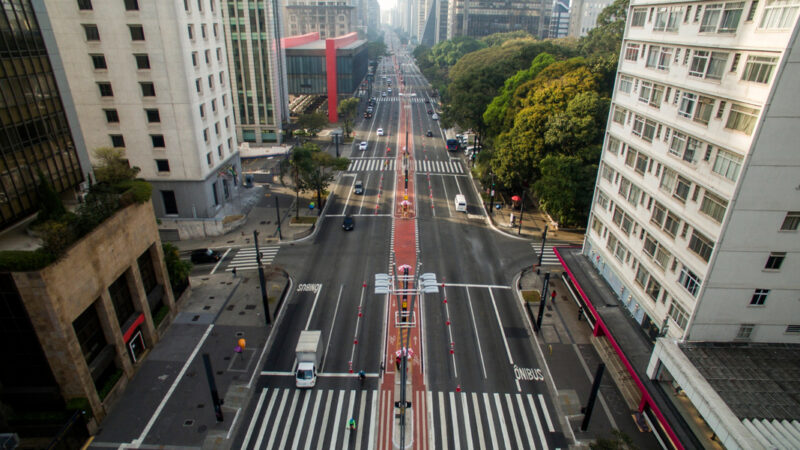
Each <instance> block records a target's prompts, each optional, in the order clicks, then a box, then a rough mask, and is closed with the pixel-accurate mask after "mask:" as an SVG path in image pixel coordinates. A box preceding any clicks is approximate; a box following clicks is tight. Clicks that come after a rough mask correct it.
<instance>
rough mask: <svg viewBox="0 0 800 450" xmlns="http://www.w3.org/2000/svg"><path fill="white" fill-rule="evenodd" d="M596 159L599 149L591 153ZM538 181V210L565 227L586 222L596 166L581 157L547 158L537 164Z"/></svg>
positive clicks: (560, 156)
mask: <svg viewBox="0 0 800 450" xmlns="http://www.w3.org/2000/svg"><path fill="white" fill-rule="evenodd" d="M592 153H594V154H596V155H597V157H599V155H600V152H599V148H597V149H596V151H595V152H592ZM539 168H540V170H541V177H540V178H539V179H538V180H537V181H536V183H535V184H534V186H533V188H534V192H535V193H536V195H537V197H538V198H539V204H540V206H541V207H542V208H543V209H544V210H545V211H547V213H548V214H550V215H551V216H552V217H553V218H554V219H555V220H557V221H558V222H559V223H562V224H565V225H583V224H584V223H585V222H586V219H587V216H588V212H589V206H590V202H591V198H592V191H593V190H594V181H595V175H596V174H597V162H596V159H595V161H587V160H586V159H584V158H582V157H581V156H570V155H548V156H546V157H545V158H544V159H543V160H542V161H541V162H540V164H539Z"/></svg>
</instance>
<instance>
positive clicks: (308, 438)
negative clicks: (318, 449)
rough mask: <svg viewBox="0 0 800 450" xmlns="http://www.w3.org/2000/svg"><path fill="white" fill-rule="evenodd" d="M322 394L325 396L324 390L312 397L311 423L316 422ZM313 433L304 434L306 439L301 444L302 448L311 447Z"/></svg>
mask: <svg viewBox="0 0 800 450" xmlns="http://www.w3.org/2000/svg"><path fill="white" fill-rule="evenodd" d="M324 396H325V393H324V392H322V393H317V395H316V397H317V398H316V399H314V412H312V413H311V422H310V423H312V424H314V423H317V413H318V412H319V403H320V401H322V397H324ZM297 435H298V436H300V435H301V433H297ZM313 435H314V434H313V433H307V434H306V439H305V443H304V444H303V448H310V447H311V437H312V436H313Z"/></svg>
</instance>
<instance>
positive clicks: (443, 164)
mask: <svg viewBox="0 0 800 450" xmlns="http://www.w3.org/2000/svg"><path fill="white" fill-rule="evenodd" d="M396 167H397V164H396V161H395V160H394V159H386V158H354V159H352V160H351V161H350V165H349V166H347V171H348V172H372V171H377V172H384V171H388V172H391V171H393V170H395V168H396ZM414 171H415V172H417V173H426V174H427V173H443V174H455V175H464V174H465V171H464V166H463V164H462V162H461V161H458V160H451V161H428V160H424V161H420V160H416V161H414Z"/></svg>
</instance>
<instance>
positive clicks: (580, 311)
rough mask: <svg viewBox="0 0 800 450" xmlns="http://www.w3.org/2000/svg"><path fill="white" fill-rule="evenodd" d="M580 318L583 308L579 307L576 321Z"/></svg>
mask: <svg viewBox="0 0 800 450" xmlns="http://www.w3.org/2000/svg"><path fill="white" fill-rule="evenodd" d="M582 316H583V306H579V307H578V320H581V317H582Z"/></svg>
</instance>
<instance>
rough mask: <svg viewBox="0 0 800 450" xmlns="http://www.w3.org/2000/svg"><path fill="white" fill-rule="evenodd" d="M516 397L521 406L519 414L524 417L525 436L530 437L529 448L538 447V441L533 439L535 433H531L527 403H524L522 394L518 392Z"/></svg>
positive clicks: (518, 404)
mask: <svg viewBox="0 0 800 450" xmlns="http://www.w3.org/2000/svg"><path fill="white" fill-rule="evenodd" d="M514 397H516V398H517V406H519V416H520V417H522V425H524V426H523V427H522V429H523V430H524V431H525V436H526V437H527V438H528V445H527V448H536V442H534V440H533V435H532V434H531V424H530V422H528V414H526V413H525V405H524V404H522V395H520V394H516V395H514ZM533 415H534V416H535V415H536V410H534V411H533Z"/></svg>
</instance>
